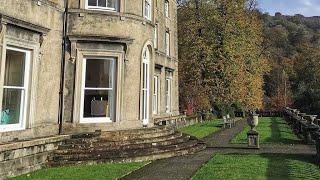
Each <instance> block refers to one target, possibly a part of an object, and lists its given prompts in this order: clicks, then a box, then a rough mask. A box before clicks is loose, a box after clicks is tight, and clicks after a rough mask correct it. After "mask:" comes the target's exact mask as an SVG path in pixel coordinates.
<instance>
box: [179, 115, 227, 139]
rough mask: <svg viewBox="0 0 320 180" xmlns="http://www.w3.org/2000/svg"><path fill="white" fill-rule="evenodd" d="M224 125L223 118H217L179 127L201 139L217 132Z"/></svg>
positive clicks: (183, 131) (181, 130)
mask: <svg viewBox="0 0 320 180" xmlns="http://www.w3.org/2000/svg"><path fill="white" fill-rule="evenodd" d="M222 126H223V120H221V119H215V120H212V121H205V122H203V123H197V124H194V125H191V126H188V127H184V128H181V129H179V131H180V132H182V133H185V134H189V135H191V136H195V137H197V138H199V139H201V138H204V137H207V136H209V135H210V134H213V133H215V132H217V131H218V130H220V129H221V127H222Z"/></svg>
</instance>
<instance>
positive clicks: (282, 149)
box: [122, 120, 316, 180]
mask: <svg viewBox="0 0 320 180" xmlns="http://www.w3.org/2000/svg"><path fill="white" fill-rule="evenodd" d="M246 126H247V124H246V121H245V120H240V121H238V122H237V123H236V126H235V127H233V128H231V129H224V130H222V131H220V132H217V133H215V134H213V135H211V136H209V137H207V138H205V139H203V140H204V141H205V142H206V144H207V149H205V150H203V151H201V152H198V153H196V154H191V155H186V156H179V157H173V158H168V159H162V160H157V161H154V162H152V163H150V164H148V165H147V166H145V167H143V168H141V169H139V170H137V171H134V172H133V173H131V174H129V175H127V176H125V177H124V178H122V179H130V180H132V179H133V180H134V179H140V180H162V179H166V180H168V179H170V180H171V179H174V180H180V179H189V178H190V177H191V176H193V175H194V174H195V173H196V172H197V171H198V169H200V168H201V166H202V165H203V164H206V162H208V161H209V160H210V159H211V158H212V157H213V155H214V154H215V153H224V154H229V153H241V154H266V153H268V154H304V155H310V156H314V155H315V154H316V149H315V147H314V146H310V145H303V144H299V145H286V144H269V145H266V144H262V145H260V149H259V150H258V149H248V148H247V146H246V145H245V144H230V141H231V140H232V139H233V138H234V137H235V136H236V135H237V134H238V133H239V132H241V131H242V130H243V129H244V128H245V127H246Z"/></svg>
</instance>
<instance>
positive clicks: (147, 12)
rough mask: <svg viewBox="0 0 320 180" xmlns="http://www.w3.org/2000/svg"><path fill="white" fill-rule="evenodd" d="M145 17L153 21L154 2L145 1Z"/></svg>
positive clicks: (150, 0)
mask: <svg viewBox="0 0 320 180" xmlns="http://www.w3.org/2000/svg"><path fill="white" fill-rule="evenodd" d="M143 9H144V10H143V16H144V17H145V18H146V19H147V20H150V21H151V19H152V0H144V8H143Z"/></svg>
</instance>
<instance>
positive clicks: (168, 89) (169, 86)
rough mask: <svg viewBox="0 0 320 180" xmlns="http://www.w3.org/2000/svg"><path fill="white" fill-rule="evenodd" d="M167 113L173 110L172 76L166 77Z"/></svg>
mask: <svg viewBox="0 0 320 180" xmlns="http://www.w3.org/2000/svg"><path fill="white" fill-rule="evenodd" d="M165 88H166V90H165V93H166V113H171V112H172V76H171V75H170V76H168V77H167V78H166V87H165Z"/></svg>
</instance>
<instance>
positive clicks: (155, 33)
mask: <svg viewBox="0 0 320 180" xmlns="http://www.w3.org/2000/svg"><path fill="white" fill-rule="evenodd" d="M153 41H154V48H155V49H158V24H156V25H155V26H154V40H153Z"/></svg>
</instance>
